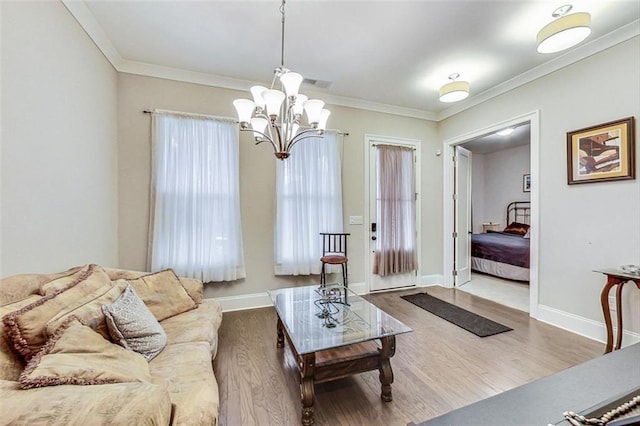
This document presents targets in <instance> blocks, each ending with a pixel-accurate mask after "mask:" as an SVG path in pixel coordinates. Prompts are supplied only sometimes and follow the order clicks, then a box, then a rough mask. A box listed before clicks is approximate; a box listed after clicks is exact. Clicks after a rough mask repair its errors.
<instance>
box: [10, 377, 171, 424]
mask: <svg viewBox="0 0 640 426" xmlns="http://www.w3.org/2000/svg"><path fill="white" fill-rule="evenodd" d="M0 395H2V407H3V409H2V416H1V418H0V424H3V425H49V426H68V425H91V426H107V425H108V426H129V425H168V424H169V423H170V418H171V401H170V399H169V394H168V393H167V391H166V390H165V389H164V388H162V387H160V386H157V385H154V384H151V383H114V384H109V385H94V386H73V385H61V386H51V387H46V388H34V389H28V390H24V389H20V384H19V383H18V382H12V381H6V380H0Z"/></svg>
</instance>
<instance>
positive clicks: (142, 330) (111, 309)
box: [102, 285, 167, 361]
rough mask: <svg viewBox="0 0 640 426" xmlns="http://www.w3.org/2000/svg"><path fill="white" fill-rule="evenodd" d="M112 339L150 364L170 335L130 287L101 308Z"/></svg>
mask: <svg viewBox="0 0 640 426" xmlns="http://www.w3.org/2000/svg"><path fill="white" fill-rule="evenodd" d="M102 312H104V315H105V318H106V320H107V327H108V329H109V334H110V335H111V338H112V339H113V340H114V341H115V342H116V343H118V344H119V345H121V346H123V347H125V348H127V349H130V350H132V351H135V352H138V353H139V354H141V355H142V356H144V357H145V359H146V360H147V361H151V360H152V359H153V358H154V357H155V356H156V355H158V354H159V353H160V351H162V349H164V347H165V346H166V345H167V335H166V333H165V332H164V330H163V329H162V326H161V325H160V323H159V322H158V320H156V318H155V317H154V316H153V314H152V313H151V311H150V310H149V308H147V306H146V305H145V304H144V302H143V301H142V300H141V299H140V298H139V297H138V295H137V294H136V292H135V290H134V289H133V287H132V286H131V285H128V286H127V288H126V289H125V290H124V292H123V293H122V295H121V296H120V298H118V300H116V301H115V302H113V303H111V304H109V305H103V306H102Z"/></svg>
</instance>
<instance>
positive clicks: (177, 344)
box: [0, 265, 222, 425]
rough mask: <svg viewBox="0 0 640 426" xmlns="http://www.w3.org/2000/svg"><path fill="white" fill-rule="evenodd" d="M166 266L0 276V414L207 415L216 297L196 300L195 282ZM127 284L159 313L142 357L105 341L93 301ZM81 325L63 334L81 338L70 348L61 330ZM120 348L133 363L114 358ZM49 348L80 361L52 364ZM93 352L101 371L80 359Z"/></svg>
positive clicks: (42, 420) (120, 419)
mask: <svg viewBox="0 0 640 426" xmlns="http://www.w3.org/2000/svg"><path fill="white" fill-rule="evenodd" d="M172 276H173V277H175V274H173V272H172V271H163V273H160V274H153V275H149V273H146V272H135V271H126V270H119V269H110V268H103V267H100V266H98V265H85V266H81V267H77V268H72V269H70V270H68V271H65V272H61V273H57V274H48V275H44V274H29V275H18V276H13V277H8V278H5V279H3V280H2V281H1V282H0V317H2V321H0V413H2V414H1V415H0V424H2V425H8V424H11V425H39V424H47V425H75V424H79V425H85V424H86V425H88V424H91V425H107V424H108V425H133V424H135V425H143V424H145V425H166V424H176V425H215V424H216V423H217V418H218V408H219V396H218V385H217V383H216V378H215V376H214V371H213V367H212V360H213V359H214V357H215V355H216V351H217V344H218V327H219V326H220V323H221V321H222V311H221V308H220V305H219V304H218V303H217V302H216V301H214V300H203V291H202V290H203V289H202V282H200V281H197V280H193V279H186V278H177V277H175V279H173V278H171V277H172ZM166 277H169V278H171V279H165V278H166ZM83 280H84V281H83ZM123 280H125V281H126V282H125V281H123ZM107 281H108V284H105V283H106V282H107ZM129 284H131V285H136V286H137V287H135V288H136V292H137V293H138V294H140V295H141V296H140V298H141V299H142V300H143V301H144V302H145V305H146V306H148V307H149V309H150V310H151V312H152V313H153V315H154V316H155V317H156V318H158V317H160V318H162V320H160V321H159V323H160V325H161V326H162V329H164V332H165V333H166V341H167V344H166V346H165V347H164V349H162V351H161V352H160V353H159V354H158V355H157V356H156V357H155V358H153V359H152V360H151V361H149V362H148V363H147V362H146V360H145V359H144V358H143V357H142V356H141V355H139V354H137V353H135V352H133V351H128V350H126V349H124V348H123V347H122V346H118V345H115V343H112V342H110V341H109V334H108V333H109V330H108V329H107V328H106V326H105V320H104V314H103V313H102V310H101V309H100V307H101V304H104V303H109V302H111V301H113V300H114V299H115V298H117V296H118V294H120V293H121V292H122V289H123V288H124V287H123V286H124V285H129ZM88 285H89V286H91V289H90V291H89V290H87V288H88V287H87V286H88ZM83 286H84V290H81V288H82V287H83ZM150 289H151V291H149V290H150ZM153 289H159V290H158V291H155V290H153ZM177 291H179V292H181V293H180V294H179V296H180V297H181V298H182V299H180V301H179V302H177V301H176V298H177V297H178V296H176V294H178V293H176V292H177ZM185 292H186V295H187V296H185V295H184V294H183V293H185ZM145 299H146V300H145ZM183 302H184V303H183ZM176 309H177V310H178V311H176ZM185 309H186V310H185ZM183 310H184V312H179V311H183ZM176 312H177V313H176ZM165 317H166V318H165ZM158 319H159V318H158ZM70 323H71V324H72V325H71V326H69V324H70ZM87 327H89V328H87ZM80 328H82V330H85V331H83V332H84V333H85V334H86V333H87V332H88V333H89V334H91V335H90V336H89V337H90V338H89V339H84V338H75V339H74V338H72V337H69V338H68V339H67V341H68V342H71V343H68V342H67V343H65V344H67V345H69V344H71V345H72V346H82V345H88V346H90V347H88V348H83V347H81V350H79V351H78V350H76V349H77V348H75V349H74V350H73V351H71V352H73V353H72V354H69V353H68V352H69V351H68V347H66V348H65V347H64V346H63V344H62V342H63V339H62V338H61V337H60V336H64V335H65V333H67V332H68V333H70V331H69V330H71V329H74V330H76V329H78V330H80ZM82 330H81V331H82ZM111 340H112V339H111ZM88 342H94V343H95V342H97V343H98V344H97V345H96V344H94V343H88ZM16 347H17V348H16ZM103 347H104V348H107V349H108V351H103V350H102V348H103ZM96 348H99V349H96ZM92 351H93V352H98V353H92ZM111 351H114V353H116V354H117V355H116V356H113V355H111ZM123 351H124V352H123ZM106 352H109V354H106ZM121 355H124V358H127V359H128V358H130V357H133V358H131V361H132V362H133V363H129V364H127V363H123V362H121V359H120V356H121ZM56 357H67V358H64V359H72V360H74V361H73V362H72V364H73V363H74V362H75V363H76V364H78V363H79V364H82V365H73V367H69V365H67V364H69V363H68V362H66V361H65V362H58V363H57V364H56V361H57V360H60V359H62V358H56ZM69 357H70V358H69ZM95 357H98V358H97V359H98V361H97V362H96V365H97V369H98V370H100V369H101V368H104V369H105V370H106V371H104V372H103V371H98V372H97V373H96V371H95V368H93V367H89V366H90V365H93V364H92V363H93V362H94V361H93V360H94V359H96V358H95ZM100 357H103V358H100ZM135 357H137V358H135ZM124 358H123V359H124ZM78 360H80V361H78ZM85 360H90V361H86V362H85ZM105 360H106V361H105ZM47 362H48V364H47ZM34 365H35V367H34ZM111 365H115V367H114V368H109V366H111ZM132 365H135V366H136V367H131V366H132ZM137 366H139V367H137ZM147 366H148V369H147ZM138 368H139V369H140V371H132V370H135V369H138ZM70 369H71V370H70ZM43 371H44V373H43ZM34 374H35V377H34ZM94 383H95V384H94ZM29 387H30V388H29Z"/></svg>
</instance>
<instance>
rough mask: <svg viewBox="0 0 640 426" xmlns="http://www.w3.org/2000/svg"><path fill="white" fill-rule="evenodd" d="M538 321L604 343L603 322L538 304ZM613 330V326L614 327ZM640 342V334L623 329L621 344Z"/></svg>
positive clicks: (605, 339)
mask: <svg viewBox="0 0 640 426" xmlns="http://www.w3.org/2000/svg"><path fill="white" fill-rule="evenodd" d="M537 320H538V321H542V322H546V323H547V324H551V325H553V326H554V327H558V328H562V329H563V330H567V331H570V332H572V333H575V334H579V335H581V336H584V337H587V338H589V339H591V340H595V341H598V342H602V343H605V342H606V341H607V327H606V325H605V324H604V323H602V322H598V321H594V320H591V319H589V318H584V317H581V316H579V315H574V314H571V313H568V312H564V311H561V310H559V309H555V308H552V307H550V306H545V305H538V318H537ZM614 331H615V327H614ZM638 342H640V334H639V333H635V332H633V331H628V330H623V332H622V346H623V347H625V346H629V345H632V344H634V343H638Z"/></svg>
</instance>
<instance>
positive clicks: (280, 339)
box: [276, 317, 284, 348]
mask: <svg viewBox="0 0 640 426" xmlns="http://www.w3.org/2000/svg"><path fill="white" fill-rule="evenodd" d="M276 327H277V330H278V343H277V344H276V346H277V347H278V348H284V333H283V331H282V320H281V319H280V317H278V325H277V326H276Z"/></svg>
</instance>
